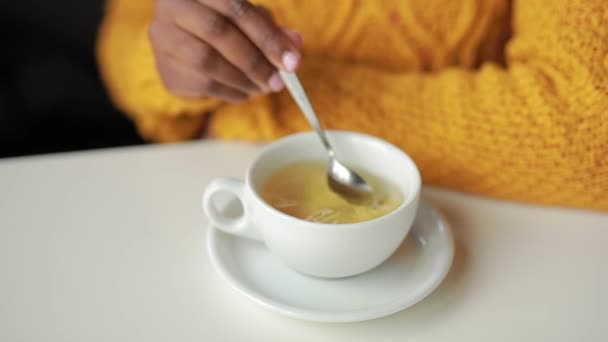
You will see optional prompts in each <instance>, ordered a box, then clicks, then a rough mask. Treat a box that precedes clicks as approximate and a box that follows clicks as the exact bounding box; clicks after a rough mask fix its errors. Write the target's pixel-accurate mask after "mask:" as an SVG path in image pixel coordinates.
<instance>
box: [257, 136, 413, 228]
mask: <svg viewBox="0 0 608 342" xmlns="http://www.w3.org/2000/svg"><path fill="white" fill-rule="evenodd" d="M326 132H327V133H328V134H329V135H330V136H331V135H355V136H359V137H361V138H363V139H367V140H370V141H371V142H372V143H375V144H381V145H384V146H386V147H388V148H389V149H390V150H391V151H393V152H394V153H397V154H399V155H401V156H402V157H404V158H405V160H406V161H407V163H409V164H410V166H412V170H413V175H412V176H413V185H414V187H413V189H412V191H411V194H410V196H408V197H407V199H406V200H404V201H403V202H402V203H401V204H400V205H399V206H398V207H397V208H395V209H394V210H393V211H391V212H390V213H388V214H385V215H382V216H379V217H376V218H373V219H371V220H366V221H360V222H351V223H324V222H312V221H308V220H304V219H301V218H298V217H295V216H291V215H288V214H286V213H284V212H282V211H280V210H278V209H276V208H274V207H273V206H271V205H270V204H268V203H267V202H266V201H264V199H263V198H262V197H261V196H260V194H258V192H257V191H256V190H255V189H254V187H253V184H252V180H251V178H252V172H253V170H254V169H255V166H256V165H257V163H258V160H260V159H261V157H262V156H263V155H265V154H268V153H271V152H272V151H273V150H275V149H278V148H279V147H280V146H281V145H283V144H285V143H288V142H289V141H291V140H296V139H299V138H301V137H302V136H305V135H314V134H316V133H315V132H314V131H306V132H300V133H295V134H291V135H288V136H285V137H283V138H281V139H279V140H276V141H274V142H272V143H270V144H268V145H266V146H265V147H263V148H262V150H261V151H260V152H259V153H258V154H257V155H256V157H255V159H254V161H253V162H252V163H251V164H249V167H248V168H247V175H246V185H247V188H248V189H249V190H250V191H251V193H252V194H253V197H254V199H255V200H256V201H257V202H259V203H260V204H261V205H262V206H263V207H264V208H266V209H268V210H270V211H271V212H273V213H274V214H276V215H278V216H280V217H282V218H285V219H290V220H294V221H295V222H297V223H299V224H306V225H312V226H315V227H323V228H340V227H342V228H352V227H353V226H366V225H368V224H373V223H376V222H379V221H381V220H385V219H387V218H389V217H391V216H395V215H397V214H398V213H399V212H401V211H403V210H404V209H405V208H407V207H409V206H410V205H412V204H413V203H414V202H416V201H418V198H419V195H420V191H421V188H422V180H421V176H420V171H419V170H418V166H417V165H416V163H415V162H414V160H413V159H412V158H411V157H410V156H409V155H408V154H407V153H405V152H404V151H403V150H401V149H400V148H398V147H397V146H395V145H393V144H391V143H389V142H388V141H385V140H382V139H380V138H378V137H375V136H372V135H369V134H365V133H359V132H353V131H346V130H326Z"/></svg>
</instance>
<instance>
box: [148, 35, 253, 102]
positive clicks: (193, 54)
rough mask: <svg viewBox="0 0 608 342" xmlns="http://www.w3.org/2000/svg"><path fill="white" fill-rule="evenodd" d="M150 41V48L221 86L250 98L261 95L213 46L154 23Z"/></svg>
mask: <svg viewBox="0 0 608 342" xmlns="http://www.w3.org/2000/svg"><path fill="white" fill-rule="evenodd" d="M150 40H151V42H152V45H153V46H155V47H157V48H158V49H159V50H160V51H161V52H163V53H166V54H168V55H169V56H171V57H173V58H174V59H175V60H177V61H180V62H181V63H183V64H184V65H185V66H188V67H189V68H191V69H193V70H200V71H202V72H203V73H205V74H206V75H208V76H209V77H210V78H211V79H213V80H215V81H217V82H219V83H221V84H224V85H227V86H229V87H232V88H235V89H238V90H239V91H241V92H244V93H246V94H248V95H250V96H253V95H257V94H259V93H260V92H261V89H260V88H259V87H257V86H256V85H255V84H254V83H253V82H252V81H251V80H249V78H248V77H247V76H246V75H245V74H244V73H242V72H241V71H240V70H238V69H237V68H236V67H234V66H233V65H232V64H230V63H229V62H228V61H227V60H226V59H225V58H224V57H223V56H222V55H220V54H219V53H218V52H217V51H215V49H213V47H211V46H210V45H208V44H207V43H205V42H203V41H201V40H199V39H197V38H196V37H194V36H192V35H190V34H189V33H188V32H186V31H183V30H181V29H179V28H178V27H176V26H175V25H173V24H171V23H155V24H153V25H152V26H151V27H150ZM161 42H163V44H161Z"/></svg>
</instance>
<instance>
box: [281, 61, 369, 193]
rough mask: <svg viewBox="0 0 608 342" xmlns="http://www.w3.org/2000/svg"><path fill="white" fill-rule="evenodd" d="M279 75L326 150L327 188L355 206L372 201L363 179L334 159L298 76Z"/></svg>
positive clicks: (332, 150)
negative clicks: (327, 167) (327, 156)
mask: <svg viewBox="0 0 608 342" xmlns="http://www.w3.org/2000/svg"><path fill="white" fill-rule="evenodd" d="M280 73H281V78H282V79H283V82H285V85H286V86H287V89H289V92H290V93H291V96H292V97H293V98H294V100H295V101H296V103H297V104H298V106H299V107H300V109H301V110H302V112H304V116H305V117H306V119H308V122H309V123H310V125H311V126H312V127H313V128H314V129H315V131H316V132H317V134H318V135H319V138H321V143H323V146H324V147H325V149H326V150H327V153H328V155H329V169H328V170H327V178H328V183H329V187H330V188H331V189H332V190H333V191H334V192H335V193H337V194H339V195H341V196H342V197H343V198H344V199H346V200H347V201H349V202H352V203H357V204H363V203H371V201H372V199H373V189H372V187H371V186H370V185H369V184H368V183H367V182H366V181H365V180H364V179H363V177H361V176H359V175H358V174H357V173H356V172H355V171H353V170H351V169H349V168H348V167H346V166H344V164H342V163H340V162H339V161H338V159H336V153H335V152H334V149H333V147H332V146H331V144H330V143H329V140H328V139H327V136H326V135H325V131H323V129H322V128H321V124H320V123H319V119H318V118H317V114H316V113H315V110H314V109H313V108H312V105H311V104H310V101H309V100H308V96H306V92H305V91H304V88H303V87H302V84H301V83H300V80H299V79H298V76H297V75H296V74H295V73H292V72H287V71H280Z"/></svg>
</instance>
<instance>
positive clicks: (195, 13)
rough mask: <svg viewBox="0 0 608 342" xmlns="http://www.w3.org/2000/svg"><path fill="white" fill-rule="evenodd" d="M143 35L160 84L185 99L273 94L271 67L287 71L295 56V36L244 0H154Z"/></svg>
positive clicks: (277, 83) (276, 84)
mask: <svg viewBox="0 0 608 342" xmlns="http://www.w3.org/2000/svg"><path fill="white" fill-rule="evenodd" d="M149 36H150V41H151V43H152V48H153V50H154V55H155V57H156V64H157V67H158V71H159V73H160V76H161V78H162V80H163V83H164V84H165V86H166V87H167V89H168V90H169V91H171V92H173V93H174V94H176V95H178V96H182V97H188V98H201V97H216V98H220V99H223V100H226V101H230V102H240V101H243V100H245V99H247V98H248V97H250V96H255V95H258V94H261V93H266V94H267V93H270V92H272V91H279V90H281V89H282V88H283V82H282V81H281V78H280V77H279V74H278V72H277V68H280V69H284V70H288V71H293V70H295V69H296V68H297V66H298V63H299V62H300V56H301V55H300V52H299V45H300V44H301V37H300V36H299V34H297V33H295V32H293V31H288V30H285V29H282V28H280V27H279V26H277V24H276V23H275V22H274V21H273V20H272V18H271V17H270V16H269V15H268V14H267V13H266V12H265V10H264V9H262V8H260V7H256V6H254V5H252V4H250V3H249V2H248V1H246V0H155V15H154V21H153V22H152V24H151V26H150V29H149Z"/></svg>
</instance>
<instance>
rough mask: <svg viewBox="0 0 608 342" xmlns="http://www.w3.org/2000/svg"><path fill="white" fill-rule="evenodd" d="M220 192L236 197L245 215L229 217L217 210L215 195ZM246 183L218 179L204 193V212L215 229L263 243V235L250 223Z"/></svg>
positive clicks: (232, 179)
mask: <svg viewBox="0 0 608 342" xmlns="http://www.w3.org/2000/svg"><path fill="white" fill-rule="evenodd" d="M220 191H227V192H229V193H231V194H232V195H234V196H235V197H236V198H237V199H238V200H239V201H240V202H241V205H242V207H243V215H241V216H240V217H236V218H233V217H228V216H226V215H224V214H222V213H220V211H219V210H218V209H217V208H216V206H215V204H214V203H213V195H215V194H217V193H218V192H220ZM244 194H245V183H243V182H242V181H240V180H237V179H234V178H228V177H220V178H216V179H214V180H212V181H211V183H209V185H208V186H207V188H206V189H205V192H204V193H203V199H202V204H203V211H204V212H205V214H207V217H208V218H209V220H210V221H211V223H212V224H213V226H214V227H215V228H218V229H220V230H222V231H224V232H226V233H229V234H233V235H237V236H241V237H244V238H248V239H252V240H257V241H262V235H261V234H260V232H259V230H258V229H257V228H255V226H254V225H253V224H252V222H250V221H249V218H248V215H247V206H246V205H245V202H244Z"/></svg>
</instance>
